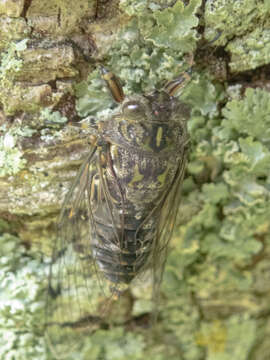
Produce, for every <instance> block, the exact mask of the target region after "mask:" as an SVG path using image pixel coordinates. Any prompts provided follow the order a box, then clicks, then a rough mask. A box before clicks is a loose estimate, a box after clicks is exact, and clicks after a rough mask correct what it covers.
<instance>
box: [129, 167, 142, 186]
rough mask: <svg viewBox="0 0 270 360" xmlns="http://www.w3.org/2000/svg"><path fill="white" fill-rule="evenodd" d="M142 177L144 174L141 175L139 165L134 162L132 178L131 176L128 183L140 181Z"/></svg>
mask: <svg viewBox="0 0 270 360" xmlns="http://www.w3.org/2000/svg"><path fill="white" fill-rule="evenodd" d="M143 178H144V175H142V174H141V173H140V170H139V166H138V164H136V165H135V167H134V175H133V178H132V180H131V182H130V183H129V184H130V185H133V184H134V183H135V182H140V181H141V180H142V179H143Z"/></svg>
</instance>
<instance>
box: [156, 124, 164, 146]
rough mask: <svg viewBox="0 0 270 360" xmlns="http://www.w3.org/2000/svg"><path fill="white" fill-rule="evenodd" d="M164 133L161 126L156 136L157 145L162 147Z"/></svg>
mask: <svg viewBox="0 0 270 360" xmlns="http://www.w3.org/2000/svg"><path fill="white" fill-rule="evenodd" d="M162 134H163V128H162V127H161V126H159V128H158V131H157V136H156V145H157V147H160V143H161V140H162Z"/></svg>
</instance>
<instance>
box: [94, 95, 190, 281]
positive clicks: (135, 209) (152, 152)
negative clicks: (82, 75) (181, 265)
mask: <svg viewBox="0 0 270 360" xmlns="http://www.w3.org/2000/svg"><path fill="white" fill-rule="evenodd" d="M158 95H159V94H158ZM164 96H165V97H166V101H167V103H166V104H165V108H164ZM154 99H156V97H154ZM175 106H176V105H175V100H174V99H172V98H169V97H168V96H166V95H163V99H162V102H161V103H160V104H159V103H158V102H157V101H156V102H155V103H153V100H152V99H151V98H150V99H146V98H143V97H140V98H138V97H135V98H134V97H133V98H130V99H126V101H125V102H124V104H123V105H122V112H121V113H119V114H118V115H117V116H115V117H113V118H112V119H111V121H110V122H108V123H107V124H106V125H105V126H104V127H103V134H102V137H103V139H104V144H105V145H104V146H103V147H102V148H101V149H100V150H99V152H100V154H97V157H99V158H100V159H101V158H103V159H106V160H105V161H103V167H102V168H101V167H100V168H99V169H98V168H97V166H96V164H97V163H98V162H95V163H94V165H92V169H91V173H92V176H93V180H92V186H95V191H92V194H95V195H94V196H92V198H91V208H92V209H93V211H92V216H93V222H94V224H95V229H93V231H92V236H91V238H92V253H93V256H94V258H95V261H96V263H97V265H98V267H99V268H100V270H101V271H102V272H103V274H104V276H105V277H106V278H107V279H109V280H110V281H111V282H113V283H127V284H128V283H130V282H131V281H132V280H133V278H134V277H136V276H137V275H138V274H139V273H140V271H141V270H142V269H145V268H147V267H151V261H152V260H153V259H152V255H153V253H154V248H155V246H156V243H157V234H158V228H159V221H160V214H161V209H162V204H163V202H164V200H165V198H166V195H167V194H168V192H169V190H170V186H171V184H172V182H173V180H174V178H175V174H176V172H177V169H178V167H179V161H180V159H181V157H183V152H184V141H185V139H186V138H185V136H186V129H185V127H184V126H183V124H181V123H180V122H179V121H178V122H176V121H175V119H174V118H173V116H172V113H173V114H174V112H172V110H171V109H172V108H174V107H175ZM153 107H154V109H153ZM126 109H128V114H127V111H126ZM134 109H135V110H136V113H135V116H133V117H131V116H130V112H131V113H132V110H134ZM160 112H161V113H160ZM128 115H129V116H128ZM132 115H133V114H132ZM97 174H99V175H97ZM97 176H98V181H95V179H96V178H97ZM108 199H110V203H111V204H112V206H111V208H110V207H109V206H108Z"/></svg>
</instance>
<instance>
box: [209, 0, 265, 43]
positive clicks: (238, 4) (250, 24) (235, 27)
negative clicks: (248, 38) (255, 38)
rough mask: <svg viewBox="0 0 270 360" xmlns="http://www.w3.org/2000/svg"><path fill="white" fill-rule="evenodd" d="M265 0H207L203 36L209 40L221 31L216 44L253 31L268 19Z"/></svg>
mask: <svg viewBox="0 0 270 360" xmlns="http://www.w3.org/2000/svg"><path fill="white" fill-rule="evenodd" d="M269 11H270V6H269V2H268V1H267V0H264V1H258V0H239V1H234V0H209V1H207V2H206V4H205V16H204V21H205V38H206V39H208V40H211V39H213V38H214V36H215V35H216V34H217V33H219V32H220V33H221V36H220V37H219V39H218V40H217V41H216V42H215V44H216V45H225V44H226V43H227V41H228V40H230V39H232V38H234V37H235V36H237V37H239V36H242V35H245V34H246V33H247V32H250V31H253V30H254V29H255V27H256V26H259V27H260V26H263V24H264V25H265V22H268V21H269Z"/></svg>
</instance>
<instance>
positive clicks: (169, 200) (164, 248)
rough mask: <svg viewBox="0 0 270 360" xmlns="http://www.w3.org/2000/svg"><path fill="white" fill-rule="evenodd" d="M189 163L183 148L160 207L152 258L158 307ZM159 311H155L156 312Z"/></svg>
mask: <svg viewBox="0 0 270 360" xmlns="http://www.w3.org/2000/svg"><path fill="white" fill-rule="evenodd" d="M186 163H187V148H186V147H184V148H183V153H182V156H181V158H180V160H179V163H178V168H177V171H176V173H175V176H174V179H173V181H172V183H171V185H170V187H169V189H168V190H167V192H166V194H164V199H163V200H162V202H161V204H160V207H161V209H160V210H159V211H160V217H159V224H158V230H157V236H156V241H155V246H154V247H153V253H152V257H151V261H152V266H151V268H152V276H153V299H155V306H156V307H158V303H159V297H160V286H161V282H162V277H163V272H164V268H165V264H166V260H167V255H168V245H169V242H170V239H171V237H172V234H173V230H174V225H175V221H176V217H177V213H178V210H179V206H180V200H181V185H182V182H183V179H184V174H185V168H186ZM156 311H157V310H155V312H156Z"/></svg>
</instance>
